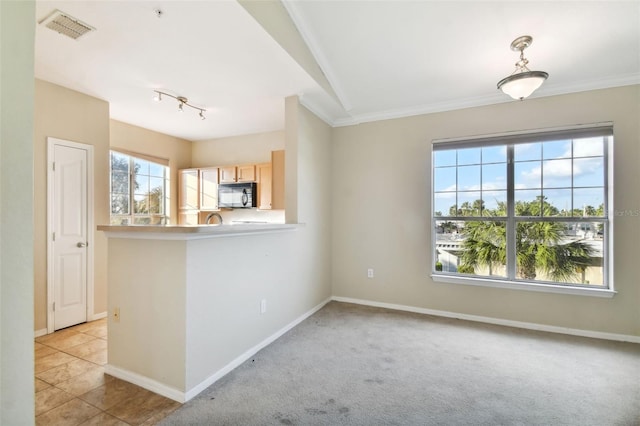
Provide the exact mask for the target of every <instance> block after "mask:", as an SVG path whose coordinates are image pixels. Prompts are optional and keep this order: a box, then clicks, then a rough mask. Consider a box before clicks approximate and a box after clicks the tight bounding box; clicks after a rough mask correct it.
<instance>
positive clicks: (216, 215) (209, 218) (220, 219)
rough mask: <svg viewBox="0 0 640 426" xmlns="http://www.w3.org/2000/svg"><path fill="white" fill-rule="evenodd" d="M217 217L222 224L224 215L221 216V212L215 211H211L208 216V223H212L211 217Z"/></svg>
mask: <svg viewBox="0 0 640 426" xmlns="http://www.w3.org/2000/svg"><path fill="white" fill-rule="evenodd" d="M214 217H217V218H218V224H219V225H222V216H220V214H218V213H216V212H213V213H209V216H207V220H206V222H207V225H210V222H211V219H212V218H214Z"/></svg>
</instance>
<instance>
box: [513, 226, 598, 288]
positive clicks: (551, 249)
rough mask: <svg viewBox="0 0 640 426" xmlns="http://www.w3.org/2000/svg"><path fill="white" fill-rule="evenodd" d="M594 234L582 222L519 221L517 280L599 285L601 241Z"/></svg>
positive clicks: (590, 227) (594, 231)
mask: <svg viewBox="0 0 640 426" xmlns="http://www.w3.org/2000/svg"><path fill="white" fill-rule="evenodd" d="M597 233H598V230H597V229H593V227H592V225H591V224H586V223H584V222H583V223H579V224H567V223H561V222H551V221H549V222H519V223H518V224H517V226H516V259H517V261H516V278H517V279H520V280H527V281H555V282H559V283H573V284H595V285H602V283H603V279H602V276H603V268H602V265H603V263H602V242H603V240H602V239H599V238H598V234H597ZM585 238H586V240H585Z"/></svg>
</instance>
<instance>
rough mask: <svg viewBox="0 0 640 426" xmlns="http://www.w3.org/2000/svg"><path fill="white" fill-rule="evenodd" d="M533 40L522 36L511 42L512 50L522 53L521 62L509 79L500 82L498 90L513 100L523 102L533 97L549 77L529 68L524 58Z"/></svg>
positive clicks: (517, 63)
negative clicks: (525, 50) (530, 96)
mask: <svg viewBox="0 0 640 426" xmlns="http://www.w3.org/2000/svg"><path fill="white" fill-rule="evenodd" d="M532 41H533V38H531V36H527V35H526V36H522V37H518V38H517V39H515V40H513V41H512V42H511V50H515V51H520V60H519V61H518V62H516V69H515V71H513V73H512V74H511V75H510V76H509V77H505V78H503V79H502V80H500V81H499V82H498V89H501V90H502V91H503V92H504V93H505V94H507V95H509V96H511V97H512V98H513V99H519V100H523V99H524V98H526V97H528V96H529V95H531V94H532V93H533V92H534V91H535V90H536V89H537V88H538V87H540V86H542V83H544V81H545V80H546V79H547V77H549V74H547V73H546V72H544V71H531V70H529V68H527V64H528V63H529V61H528V60H527V59H525V57H524V49H526V48H527V47H529V46H531V42H532Z"/></svg>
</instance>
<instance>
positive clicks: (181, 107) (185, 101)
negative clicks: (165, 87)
mask: <svg viewBox="0 0 640 426" xmlns="http://www.w3.org/2000/svg"><path fill="white" fill-rule="evenodd" d="M154 92H155V96H154V97H153V100H154V101H156V102H160V101H162V97H163V96H168V97H170V98H173V99H175V100H176V101H178V112H183V111H184V107H185V106H188V107H189V108H193V109H195V110H196V111H199V112H200V113H199V114H198V116H199V117H200V119H201V120H204V119H205V118H207V117H205V116H204V112H205V111H206V109H204V108H200V107H197V106H195V105H191V104H190V103H189V99H187V98H185V97H184V96H173V95H172V94H170V93H166V92H161V91H159V90H154Z"/></svg>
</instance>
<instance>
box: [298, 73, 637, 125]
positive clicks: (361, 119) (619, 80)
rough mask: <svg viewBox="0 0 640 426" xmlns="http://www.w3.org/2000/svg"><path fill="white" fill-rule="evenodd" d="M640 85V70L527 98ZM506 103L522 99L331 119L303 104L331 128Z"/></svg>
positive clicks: (482, 99)
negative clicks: (639, 71)
mask: <svg viewBox="0 0 640 426" xmlns="http://www.w3.org/2000/svg"><path fill="white" fill-rule="evenodd" d="M633 85H640V73H632V74H626V75H621V76H614V77H610V78H604V79H599V80H590V81H581V82H580V81H579V82H575V83H571V84H568V85H567V84H564V85H544V86H543V87H542V88H541V89H539V90H538V91H536V92H535V93H534V94H533V95H532V96H530V97H529V98H528V99H536V98H544V97H549V96H558V95H567V94H571V93H578V92H587V91H591V90H601V89H610V88H614V87H623V86H633ZM506 102H520V101H515V100H512V99H511V98H509V97H508V96H506V95H504V94H502V93H501V92H499V91H496V93H495V94H493V95H487V96H477V97H473V98H466V99H457V100H453V101H445V102H437V103H429V104H422V105H415V106H410V107H406V108H396V109H390V110H385V111H378V112H368V113H361V114H354V113H353V112H351V113H350V114H349V115H350V116H349V117H344V118H332V117H331V114H328V113H326V112H325V111H324V110H323V108H322V107H320V106H319V105H317V104H314V103H313V101H312V100H310V99H309V98H305V99H304V100H303V101H302V102H301V103H302V104H303V105H304V106H305V107H306V108H307V109H309V110H310V111H311V112H313V113H314V114H316V115H317V116H318V117H319V118H320V119H322V120H323V121H325V122H326V123H327V124H329V125H330V126H331V127H345V126H353V125H356V124H362V123H369V122H373V121H381V120H392V119H396V118H404V117H412V116H416V115H423V114H434V113H438V112H446V111H454V110H459V109H466V108H473V107H480V106H488V105H496V104H501V103H506Z"/></svg>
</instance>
